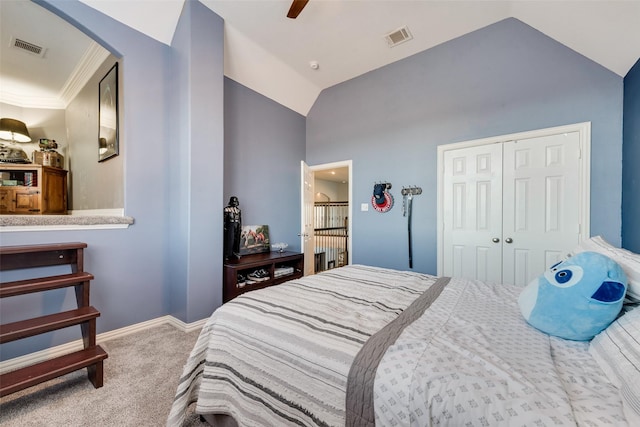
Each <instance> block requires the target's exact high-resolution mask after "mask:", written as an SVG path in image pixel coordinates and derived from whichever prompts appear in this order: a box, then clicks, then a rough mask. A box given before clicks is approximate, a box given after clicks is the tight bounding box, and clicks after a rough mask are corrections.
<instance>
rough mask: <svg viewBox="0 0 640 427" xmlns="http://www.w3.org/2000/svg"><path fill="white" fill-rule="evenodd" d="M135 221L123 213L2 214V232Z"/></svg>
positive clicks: (116, 225)
mask: <svg viewBox="0 0 640 427" xmlns="http://www.w3.org/2000/svg"><path fill="white" fill-rule="evenodd" d="M133 223H134V219H133V218H132V217H130V216H123V215H0V233H1V232H8V231H42V230H82V229H102V228H128V227H129V226H130V225H132V224H133Z"/></svg>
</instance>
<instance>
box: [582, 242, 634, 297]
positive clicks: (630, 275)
mask: <svg viewBox="0 0 640 427" xmlns="http://www.w3.org/2000/svg"><path fill="white" fill-rule="evenodd" d="M585 251H591V252H598V253H601V254H602V255H606V256H608V257H609V258H611V259H612V260H614V261H615V262H617V263H618V264H619V265H620V267H622V269H623V270H624V272H625V274H626V275H627V280H628V281H629V288H628V289H627V297H628V298H629V299H631V300H635V301H636V302H640V255H638V254H636V253H633V252H631V251H628V250H626V249H620V248H616V247H615V246H613V245H611V244H610V243H608V242H607V241H605V240H604V239H603V238H602V237H600V236H596V237H592V238H590V239H587V240H585V241H584V242H582V243H580V244H579V245H578V246H577V247H576V248H575V249H574V250H573V252H572V255H575V254H577V253H580V252H585Z"/></svg>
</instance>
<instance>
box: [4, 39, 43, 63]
mask: <svg viewBox="0 0 640 427" xmlns="http://www.w3.org/2000/svg"><path fill="white" fill-rule="evenodd" d="M11 46H12V47H15V48H16V49H21V50H23V51H25V52H28V53H30V54H32V55H36V56H39V57H40V58H42V57H44V54H45V52H46V51H47V49H45V48H44V47H42V46H38V45H37V44H33V43H29V42H27V41H24V40H21V39H19V38H17V37H12V38H11Z"/></svg>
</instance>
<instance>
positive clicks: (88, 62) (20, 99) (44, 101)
mask: <svg viewBox="0 0 640 427" xmlns="http://www.w3.org/2000/svg"><path fill="white" fill-rule="evenodd" d="M108 57H109V51H107V50H106V49H104V48H103V47H102V46H100V45H99V44H98V43H96V42H92V43H91V44H90V45H89V47H88V48H87V50H86V51H85V53H84V54H83V55H82V58H80V62H78V65H77V66H76V68H75V69H74V70H73V72H72V73H71V75H70V76H69V78H68V79H67V82H66V83H65V84H64V86H63V87H62V89H61V90H60V93H59V94H58V96H57V97H56V96H51V97H42V96H29V95H18V94H14V93H11V92H7V91H1V90H0V102H4V103H6V104H10V105H15V106H16V107H22V108H46V109H54V110H64V109H66V108H67V106H68V105H69V103H70V102H71V101H73V99H74V98H75V97H76V96H77V95H78V93H79V92H80V91H81V90H82V88H84V86H85V85H86V84H87V82H88V81H89V80H90V79H91V78H92V77H93V76H94V75H95V73H96V72H97V71H98V69H99V68H100V66H101V65H102V63H103V62H104V61H105V60H106V59H107V58H108Z"/></svg>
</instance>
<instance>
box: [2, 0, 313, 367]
mask: <svg viewBox="0 0 640 427" xmlns="http://www.w3.org/2000/svg"><path fill="white" fill-rule="evenodd" d="M37 3H39V4H41V5H43V6H44V7H46V8H48V9H50V10H51V11H53V12H54V13H56V14H57V15H60V16H61V17H63V18H64V19H66V20H68V21H69V22H71V23H73V24H75V25H76V26H77V27H79V28H80V29H81V30H83V31H84V32H86V33H87V34H88V35H90V36H92V37H93V38H94V39H95V40H96V41H98V42H100V43H101V44H102V45H103V46H105V47H106V48H107V49H109V50H110V51H111V52H112V53H114V54H115V55H116V56H118V57H121V59H120V63H121V67H120V68H121V77H122V80H121V84H122V86H123V91H122V95H123V96H122V98H121V107H122V111H123V121H122V122H121V141H122V147H123V150H122V151H121V152H120V156H121V157H122V158H123V160H124V162H123V163H124V169H125V170H124V173H125V188H124V194H125V203H124V205H125V206H124V207H125V214H126V215H129V216H132V217H134V218H135V224H134V225H132V226H131V227H129V228H128V229H119V230H87V231H40V232H36V231H33V232H12V233H2V234H0V244H2V245H3V246H5V245H23V244H39V243H55V242H70V241H81V242H86V243H87V244H88V245H89V246H88V249H87V250H86V252H85V270H86V271H89V272H91V273H93V274H94V275H95V280H93V282H92V284H91V302H92V304H93V305H94V306H95V307H96V308H97V309H98V310H100V312H101V313H102V315H101V317H100V318H99V319H98V332H99V333H102V332H106V331H111V330H114V329H118V328H122V327H125V326H129V325H133V324H136V323H140V322H143V321H146V320H151V319H155V318H158V317H161V316H165V315H168V314H169V315H173V316H175V317H177V318H178V319H180V320H182V321H184V322H193V321H196V320H200V319H203V318H206V317H208V316H209V315H210V314H211V313H212V312H213V310H214V309H215V308H217V307H218V306H219V305H220V303H221V301H222V227H223V222H222V211H223V208H224V206H225V205H226V203H227V200H228V197H229V196H230V195H237V196H238V197H239V198H240V201H241V207H242V208H243V216H244V219H245V223H246V224H248V223H249V222H251V221H253V222H255V223H257V222H260V223H265V224H268V225H270V226H271V230H272V238H273V239H275V240H277V241H286V242H288V243H290V244H291V249H293V250H299V248H300V246H299V243H298V240H299V238H298V237H297V233H298V231H299V229H300V209H299V204H300V202H299V200H300V196H299V194H300V185H299V176H300V172H299V170H300V160H302V159H303V158H304V153H305V148H304V139H305V119H304V117H303V116H301V115H299V114H297V113H295V112H293V111H291V110H289V109H287V108H285V107H282V106H281V105H279V104H277V103H275V102H273V101H270V100H268V99H267V98H265V97H264V96H262V95H259V94H257V93H255V92H253V91H251V90H249V89H246V88H245V87H243V86H241V85H238V84H237V83H235V82H233V81H231V80H228V79H225V78H224V76H223V22H222V20H221V19H220V18H219V17H218V16H217V15H215V14H214V13H213V12H211V11H210V10H209V9H208V8H206V7H204V6H203V5H202V4H201V3H199V2H197V1H193V0H187V2H186V3H185V7H184V10H183V12H182V15H181V17H180V20H179V22H178V26H177V29H176V32H175V35H174V40H173V42H172V45H171V46H170V47H169V46H166V45H164V44H162V43H159V42H157V41H155V40H153V39H151V38H149V37H147V36H145V35H143V34H141V33H139V32H137V31H135V30H133V29H131V28H129V27H127V26H125V25H122V24H120V23H119V22H117V21H115V20H113V19H111V18H109V17H107V16H104V15H103V14H101V13H100V12H98V11H96V10H94V9H92V8H90V7H88V6H86V5H84V4H83V3H81V2H79V1H76V0H39V1H37ZM223 110H224V113H223ZM223 116H224V117H223ZM225 127H226V129H225ZM96 164H97V163H96ZM54 270H55V269H54ZM55 272H58V270H55ZM2 274H3V277H2V280H12V276H15V277H18V276H19V274H20V272H18V273H17V274H14V273H13V272H3V273H2ZM42 274H43V275H46V274H52V272H51V270H45V271H43V272H42ZM74 305H75V297H74V294H73V291H72V290H59V291H49V292H46V293H42V294H33V295H25V296H20V297H15V298H10V299H3V300H1V301H0V322H1V323H7V322H11V321H15V320H21V319H24V318H27V317H34V316H39V315H43V314H49V313H53V312H57V311H60V310H64V309H71V308H73V307H74ZM79 337H80V334H79V328H76V327H74V328H67V329H63V330H60V331H57V332H54V333H49V334H46V335H40V336H37V337H33V338H28V339H25V340H20V341H16V342H12V343H6V344H3V345H2V346H1V347H0V351H1V354H0V356H1V360H7V359H10V358H13V357H17V356H20V355H23V354H26V353H30V352H33V351H37V350H41V349H43V348H46V347H49V346H52V345H59V344H63V343H66V342H69V341H75V340H78V339H79Z"/></svg>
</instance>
